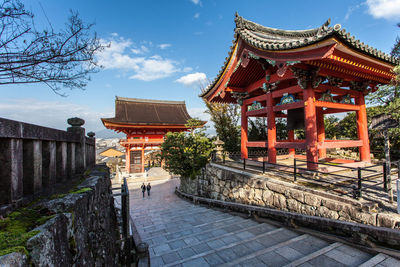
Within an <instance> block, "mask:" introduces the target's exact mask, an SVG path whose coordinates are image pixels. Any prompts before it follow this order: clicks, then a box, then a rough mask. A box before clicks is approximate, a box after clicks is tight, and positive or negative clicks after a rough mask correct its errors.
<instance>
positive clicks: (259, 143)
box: [246, 141, 267, 147]
mask: <svg viewBox="0 0 400 267" xmlns="http://www.w3.org/2000/svg"><path fill="white" fill-rule="evenodd" d="M246 146H247V147H267V142H265V141H249V142H247V143H246Z"/></svg>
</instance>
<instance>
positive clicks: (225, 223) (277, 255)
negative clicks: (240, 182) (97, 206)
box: [129, 179, 400, 267]
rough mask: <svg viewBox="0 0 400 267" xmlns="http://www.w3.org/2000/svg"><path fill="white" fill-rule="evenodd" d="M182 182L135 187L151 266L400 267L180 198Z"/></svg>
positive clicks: (134, 202)
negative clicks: (147, 192) (177, 190)
mask: <svg viewBox="0 0 400 267" xmlns="http://www.w3.org/2000/svg"><path fill="white" fill-rule="evenodd" d="M178 185H179V180H178V179H164V180H159V181H157V182H156V181H153V182H152V190H151V196H150V197H147V196H146V197H145V198H142V193H141V191H140V189H139V186H140V184H138V183H135V184H133V183H132V184H129V187H130V197H131V198H130V203H131V209H130V210H131V216H132V218H133V220H134V222H135V224H136V227H137V228H138V231H139V234H140V235H141V237H142V239H143V241H145V242H147V243H148V244H149V246H150V248H149V250H150V256H151V266H185V267H186V266H305V267H306V266H335V267H337V266H380V267H383V266H400V261H397V260H396V259H393V258H391V257H389V256H387V255H384V254H378V255H371V254H368V253H366V252H363V251H360V250H358V249H355V248H352V247H350V246H347V245H344V244H341V243H338V242H336V243H330V242H327V241H324V240H322V239H319V238H316V237H313V236H311V235H308V234H299V233H296V232H294V231H292V230H289V229H286V228H283V227H282V228H278V227H276V226H272V225H270V224H266V223H258V222H255V221H253V220H251V219H244V218H242V217H239V216H234V215H232V214H229V213H224V212H221V211H217V210H213V209H209V208H206V207H202V206H199V205H194V204H192V203H190V202H187V201H185V200H182V199H180V198H178V197H177V196H176V195H175V194H174V190H175V187H176V186H178Z"/></svg>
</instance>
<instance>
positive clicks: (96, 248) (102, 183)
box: [0, 167, 119, 266]
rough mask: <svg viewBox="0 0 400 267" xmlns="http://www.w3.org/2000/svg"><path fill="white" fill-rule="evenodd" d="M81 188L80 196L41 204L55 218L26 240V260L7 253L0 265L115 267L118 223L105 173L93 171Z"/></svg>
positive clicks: (103, 171) (101, 170)
mask: <svg viewBox="0 0 400 267" xmlns="http://www.w3.org/2000/svg"><path fill="white" fill-rule="evenodd" d="M82 188H84V190H81V191H84V192H82V193H74V194H68V195H66V196H65V197H62V198H57V199H54V200H50V201H48V202H46V203H42V204H41V205H42V206H43V208H44V209H48V210H49V211H50V212H51V213H56V215H55V217H54V218H52V219H50V220H48V221H47V222H46V223H45V224H43V225H41V226H40V227H38V228H36V229H34V230H39V231H40V233H38V234H37V235H35V236H34V237H32V238H30V239H29V240H28V241H27V244H26V248H27V250H28V252H29V257H26V256H25V255H24V254H21V253H12V254H8V255H5V256H2V257H0V266H15V265H14V263H15V262H16V261H17V262H19V264H20V265H19V266H28V265H33V266H118V252H119V247H118V244H117V240H119V234H118V224H117V218H116V214H115V209H114V200H113V197H112V195H111V182H110V177H109V172H108V170H105V169H104V167H100V168H99V167H97V168H96V169H94V170H93V171H92V172H91V174H90V177H89V178H87V179H86V180H85V181H84V182H83V183H82V184H80V185H79V187H78V190H79V189H82ZM89 188H90V189H89ZM16 259H17V260H16ZM24 261H25V262H24ZM28 262H29V264H28Z"/></svg>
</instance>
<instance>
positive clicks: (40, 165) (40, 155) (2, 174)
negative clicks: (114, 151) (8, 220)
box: [0, 118, 96, 214]
mask: <svg viewBox="0 0 400 267" xmlns="http://www.w3.org/2000/svg"><path fill="white" fill-rule="evenodd" d="M68 123H69V124H70V125H71V127H69V128H68V129H67V131H61V130H57V129H52V128H47V127H42V126H38V125H33V124H29V123H23V122H19V121H13V120H8V119H4V118H0V214H1V213H2V211H4V210H5V209H7V208H9V207H10V206H12V205H18V203H20V202H22V201H23V200H24V199H28V198H31V197H32V196H35V195H38V194H41V193H43V192H45V191H47V190H48V189H51V187H52V185H54V184H56V183H66V182H67V181H68V179H70V178H71V177H72V176H73V175H75V174H79V173H83V172H84V171H85V169H86V168H88V167H92V166H94V165H95V161H96V159H95V157H96V152H95V150H96V145H95V143H96V142H95V138H94V133H88V136H89V137H86V136H85V129H84V128H82V127H81V126H82V125H83V124H84V120H82V119H79V118H71V119H68Z"/></svg>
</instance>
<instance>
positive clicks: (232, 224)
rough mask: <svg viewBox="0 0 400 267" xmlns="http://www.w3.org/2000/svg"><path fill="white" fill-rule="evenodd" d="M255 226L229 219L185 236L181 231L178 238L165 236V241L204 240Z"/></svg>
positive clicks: (247, 221) (243, 220)
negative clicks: (214, 234) (215, 234)
mask: <svg viewBox="0 0 400 267" xmlns="http://www.w3.org/2000/svg"><path fill="white" fill-rule="evenodd" d="M255 224H257V225H259V224H258V223H257V222H253V221H251V220H245V219H242V218H230V219H229V220H228V221H220V222H216V223H212V224H211V225H208V224H205V225H202V226H200V227H198V228H196V230H194V231H192V233H187V234H186V233H184V232H186V231H187V230H184V231H181V232H183V233H182V235H181V236H178V237H176V238H169V236H168V235H167V236H166V237H165V240H166V242H174V241H177V240H180V239H182V238H193V237H196V236H201V238H200V239H202V240H204V236H207V235H208V234H210V233H215V232H218V233H219V234H221V233H223V232H225V233H227V232H231V231H239V230H241V229H243V228H245V227H250V226H254V225H255ZM225 228H230V229H225ZM232 228H233V229H232ZM197 229H198V230H197ZM177 233H179V232H177ZM151 240H154V239H151ZM161 243H162V242H161ZM164 243H165V242H164ZM156 244H157V243H156Z"/></svg>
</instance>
